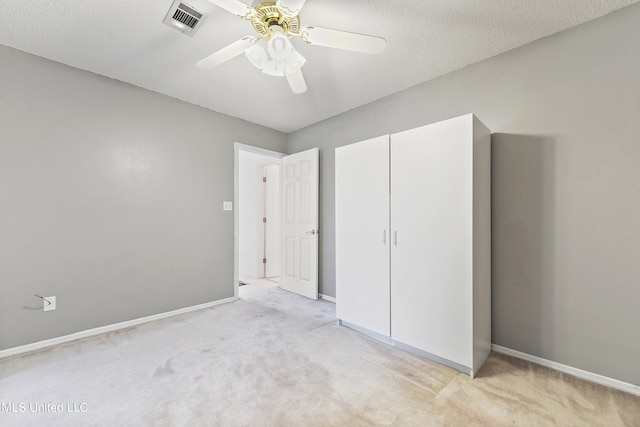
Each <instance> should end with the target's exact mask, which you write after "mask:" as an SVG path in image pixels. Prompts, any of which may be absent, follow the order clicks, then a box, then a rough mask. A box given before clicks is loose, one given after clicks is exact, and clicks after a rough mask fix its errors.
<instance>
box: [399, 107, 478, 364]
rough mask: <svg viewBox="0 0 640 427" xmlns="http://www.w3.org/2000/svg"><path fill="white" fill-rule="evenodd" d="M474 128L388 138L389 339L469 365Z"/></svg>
mask: <svg viewBox="0 0 640 427" xmlns="http://www.w3.org/2000/svg"><path fill="white" fill-rule="evenodd" d="M472 123H473V116H472V115H466V116H462V117H458V118H455V119H451V120H446V121H443V122H439V123H435V124H432V125H428V126H424V127H420V128H416V129H412V130H409V131H406V132H401V133H398V134H393V135H391V230H392V247H391V337H392V338H393V339H394V340H396V341H399V342H401V343H404V344H407V345H409V346H412V347H415V348H418V349H420V350H423V351H426V352H428V353H431V354H433V355H436V356H439V357H443V358H445V359H448V360H450V361H452V362H455V363H458V364H460V365H462V366H465V367H469V366H471V363H472V362H471V356H472V339H473V338H472V337H473V334H472V315H473V313H472V289H471V285H472V273H473V271H472V223H473V217H472V191H473V187H472V185H473V183H472V160H473V151H472V131H473V128H472Z"/></svg>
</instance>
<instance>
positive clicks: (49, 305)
mask: <svg viewBox="0 0 640 427" xmlns="http://www.w3.org/2000/svg"><path fill="white" fill-rule="evenodd" d="M47 301H48V302H47ZM42 303H43V304H44V311H52V310H55V309H56V297H44V300H43V301H42Z"/></svg>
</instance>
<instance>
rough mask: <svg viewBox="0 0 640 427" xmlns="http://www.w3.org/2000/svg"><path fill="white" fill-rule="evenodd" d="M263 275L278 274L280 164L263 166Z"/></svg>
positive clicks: (273, 275) (275, 275)
mask: <svg viewBox="0 0 640 427" xmlns="http://www.w3.org/2000/svg"><path fill="white" fill-rule="evenodd" d="M262 176H263V177H264V178H265V180H264V182H263V186H264V217H263V218H266V220H265V222H264V259H265V260H266V261H265V263H264V277H277V276H279V275H280V273H279V272H280V165H277V164H276V165H269V166H265V167H264V168H263V175H262Z"/></svg>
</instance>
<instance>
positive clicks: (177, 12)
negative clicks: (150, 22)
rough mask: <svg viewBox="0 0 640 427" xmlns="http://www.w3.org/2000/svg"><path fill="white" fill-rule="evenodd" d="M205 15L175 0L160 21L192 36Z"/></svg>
mask: <svg viewBox="0 0 640 427" xmlns="http://www.w3.org/2000/svg"><path fill="white" fill-rule="evenodd" d="M206 17H207V16H206V15H205V14H204V13H202V12H198V11H197V10H195V9H194V8H193V7H192V6H189V5H187V4H185V3H183V2H181V1H180V0H175V1H174V2H173V4H172V5H171V7H170V8H169V11H168V12H167V15H166V16H165V17H164V21H162V22H164V23H165V24H167V25H168V26H170V27H171V28H175V29H176V30H178V31H180V32H182V33H185V34H186V35H188V36H191V37H193V35H194V34H195V33H196V31H197V30H198V28H200V25H201V24H202V21H204V19H205V18H206Z"/></svg>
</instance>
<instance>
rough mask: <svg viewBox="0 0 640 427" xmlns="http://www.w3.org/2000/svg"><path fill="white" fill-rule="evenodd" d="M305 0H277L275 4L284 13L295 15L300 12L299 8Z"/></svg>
mask: <svg viewBox="0 0 640 427" xmlns="http://www.w3.org/2000/svg"><path fill="white" fill-rule="evenodd" d="M305 1H306V0H277V1H276V6H277V7H278V9H280V10H281V11H282V12H283V13H284V14H285V15H289V16H296V15H297V14H298V13H300V9H302V6H303V5H304V2H305Z"/></svg>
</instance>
